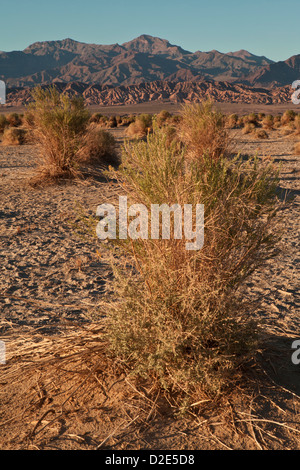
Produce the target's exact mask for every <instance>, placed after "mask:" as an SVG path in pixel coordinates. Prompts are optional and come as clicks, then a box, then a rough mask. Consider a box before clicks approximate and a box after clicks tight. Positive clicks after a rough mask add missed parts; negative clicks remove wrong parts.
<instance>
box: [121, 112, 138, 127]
mask: <svg viewBox="0 0 300 470" xmlns="http://www.w3.org/2000/svg"><path fill="white" fill-rule="evenodd" d="M134 121H135V117H134V116H133V115H130V116H123V117H122V122H121V125H122V126H125V127H127V126H129V125H130V124H132V123H133V122H134Z"/></svg>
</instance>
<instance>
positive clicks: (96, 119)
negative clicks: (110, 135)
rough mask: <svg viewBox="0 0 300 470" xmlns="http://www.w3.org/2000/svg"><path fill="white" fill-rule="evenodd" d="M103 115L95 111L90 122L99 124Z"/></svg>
mask: <svg viewBox="0 0 300 470" xmlns="http://www.w3.org/2000/svg"><path fill="white" fill-rule="evenodd" d="M102 117H103V115H102V114H101V113H94V114H92V116H91V117H90V123H93V124H99V121H100V119H101V118H102Z"/></svg>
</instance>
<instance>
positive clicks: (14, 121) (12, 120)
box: [6, 113, 22, 127]
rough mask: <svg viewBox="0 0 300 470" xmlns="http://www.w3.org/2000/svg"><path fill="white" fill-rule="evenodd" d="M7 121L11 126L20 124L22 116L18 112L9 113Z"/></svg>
mask: <svg viewBox="0 0 300 470" xmlns="http://www.w3.org/2000/svg"><path fill="white" fill-rule="evenodd" d="M6 119H7V121H8V123H9V125H10V126H12V127H19V126H21V124H22V118H21V116H20V115H19V114H18V113H10V114H8V115H7V118H6Z"/></svg>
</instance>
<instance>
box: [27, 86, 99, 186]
mask: <svg viewBox="0 0 300 470" xmlns="http://www.w3.org/2000/svg"><path fill="white" fill-rule="evenodd" d="M32 97H33V102H32V103H31V104H30V106H29V113H30V119H29V125H30V128H31V131H32V136H33V139H34V141H35V142H36V143H37V144H38V145H39V147H40V165H39V173H40V174H41V175H42V174H43V175H44V176H45V177H49V178H51V179H56V178H60V177H64V178H65V177H73V176H75V175H76V174H78V169H79V167H78V150H79V149H80V147H81V145H82V139H83V136H84V134H85V132H86V130H87V126H88V123H89V119H90V114H89V112H88V111H87V110H86V108H85V106H84V102H83V100H81V99H79V98H69V97H68V96H64V95H61V94H59V92H58V91H57V89H56V88H55V87H49V88H48V89H44V90H43V89H42V88H41V87H37V88H35V89H34V90H33V92H32Z"/></svg>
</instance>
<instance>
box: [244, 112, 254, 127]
mask: <svg viewBox="0 0 300 470" xmlns="http://www.w3.org/2000/svg"><path fill="white" fill-rule="evenodd" d="M243 119H244V124H245V125H246V124H254V126H257V125H258V116H257V115H256V114H255V113H251V114H248V115H247V116H244V118H243Z"/></svg>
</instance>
